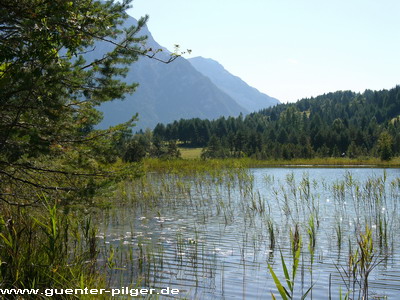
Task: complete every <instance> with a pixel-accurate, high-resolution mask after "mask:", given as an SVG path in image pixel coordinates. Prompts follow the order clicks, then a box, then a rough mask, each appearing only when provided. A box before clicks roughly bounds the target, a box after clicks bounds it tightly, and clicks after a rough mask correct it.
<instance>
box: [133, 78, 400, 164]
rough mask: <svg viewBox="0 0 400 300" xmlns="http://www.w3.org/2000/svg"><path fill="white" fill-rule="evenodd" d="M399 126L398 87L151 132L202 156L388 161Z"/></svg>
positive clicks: (399, 137) (399, 149)
mask: <svg viewBox="0 0 400 300" xmlns="http://www.w3.org/2000/svg"><path fill="white" fill-rule="evenodd" d="M399 127H400V86H396V87H395V88H393V89H390V90H382V91H371V90H366V91H365V92H364V93H354V92H351V91H338V92H334V93H328V94H324V95H321V96H318V97H315V98H307V99H302V100H299V101H298V102H296V103H288V104H280V105H276V106H274V107H271V108H267V109H264V110H261V111H259V112H257V113H252V114H250V115H248V116H246V117H244V116H242V115H241V116H239V117H237V118H234V117H229V118H225V117H221V118H219V119H216V120H201V119H198V118H194V119H188V120H185V119H181V120H179V121H175V122H173V123H170V124H167V125H164V124H158V125H157V126H156V127H155V128H154V131H153V134H154V139H156V140H161V141H169V143H171V141H179V143H181V144H182V145H184V146H188V147H203V148H204V149H203V157H204V158H207V157H209V158H223V157H253V158H257V159H292V158H313V157H350V158H356V157H366V156H376V157H381V158H382V159H383V160H389V159H390V158H392V157H393V156H398V155H399V154H400V130H399ZM136 139H140V136H136ZM142 140H143V138H142Z"/></svg>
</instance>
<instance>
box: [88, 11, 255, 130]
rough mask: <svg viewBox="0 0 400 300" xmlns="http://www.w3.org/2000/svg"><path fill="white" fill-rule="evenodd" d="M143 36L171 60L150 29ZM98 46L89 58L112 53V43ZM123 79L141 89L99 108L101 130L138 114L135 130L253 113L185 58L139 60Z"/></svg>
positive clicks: (131, 23) (159, 55)
mask: <svg viewBox="0 0 400 300" xmlns="http://www.w3.org/2000/svg"><path fill="white" fill-rule="evenodd" d="M135 24H137V21H136V20H135V19H134V18H128V19H127V20H126V23H125V26H126V27H127V26H131V25H135ZM141 34H142V35H147V37H148V39H147V43H146V47H149V48H150V47H151V48H153V49H163V52H160V53H158V54H157V57H158V58H161V59H163V60H168V58H169V57H170V54H171V53H170V52H169V51H168V50H167V49H166V48H164V47H162V46H161V45H159V44H158V43H157V42H156V41H155V40H154V38H153V37H152V35H151V33H150V31H149V30H148V28H147V27H144V28H143V29H142V30H141ZM95 46H96V49H95V51H93V53H88V54H87V58H90V59H93V58H98V56H99V53H101V54H103V53H104V52H106V51H109V50H111V45H109V44H105V43H97V44H96V45H95ZM96 55H97V57H96ZM124 80H125V81H126V82H129V83H132V82H136V83H139V87H138V88H137V89H136V91H135V92H134V93H133V94H131V95H126V97H125V99H124V100H122V101H121V100H114V101H112V102H107V103H103V104H102V105H101V106H100V107H99V109H100V111H102V112H103V114H104V118H103V121H102V122H101V123H100V125H99V127H100V128H106V127H109V126H112V125H116V124H119V123H121V122H125V121H128V120H129V119H130V118H131V117H132V116H133V115H135V114H136V113H138V114H139V122H138V124H137V126H136V128H135V129H144V128H147V127H148V128H154V126H155V125H156V124H157V123H169V122H172V121H174V120H179V119H181V118H185V119H189V118H197V117H198V118H202V119H216V118H218V117H221V116H225V117H227V116H238V115H239V114H240V113H244V114H247V113H249V112H251V111H252V108H248V107H245V106H243V105H240V104H238V103H237V101H235V100H234V99H233V97H232V96H230V95H228V93H226V91H223V90H222V89H221V88H219V87H217V86H216V85H215V83H213V82H212V80H211V79H210V78H208V77H206V76H205V75H203V74H201V73H200V72H199V71H197V70H196V69H195V68H194V67H193V66H192V64H191V63H190V62H189V61H188V60H186V59H184V58H182V57H180V58H178V59H176V60H175V61H173V62H172V63H169V64H165V63H163V62H160V61H157V60H154V59H150V58H147V57H140V58H139V60H138V61H137V62H135V63H134V64H132V65H131V66H130V69H129V72H128V74H127V76H126V78H125V79H124Z"/></svg>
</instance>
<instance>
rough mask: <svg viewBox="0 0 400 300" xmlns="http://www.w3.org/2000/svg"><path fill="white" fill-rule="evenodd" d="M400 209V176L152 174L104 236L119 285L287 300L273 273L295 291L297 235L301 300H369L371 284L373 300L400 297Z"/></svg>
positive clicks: (124, 197) (112, 216)
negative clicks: (296, 239) (346, 298)
mask: <svg viewBox="0 0 400 300" xmlns="http://www.w3.org/2000/svg"><path fill="white" fill-rule="evenodd" d="M399 201H400V170H399V169H379V168H376V169H371V168H306V167H304V168H262V169H240V170H223V171H221V172H215V173H213V174H198V173H196V174H190V175H188V174H185V175H179V174H157V173H150V174H147V175H146V177H144V178H141V179H138V180H137V181H134V182H129V183H126V184H125V185H124V187H123V188H121V191H119V193H118V196H117V199H116V203H117V204H116V205H114V206H113V208H111V209H108V210H107V211H106V212H101V213H99V218H100V222H101V225H100V228H99V234H98V238H99V240H100V241H101V242H100V244H101V256H102V260H103V261H104V262H105V264H106V265H107V266H108V278H109V283H110V285H111V286H114V287H117V288H118V287H121V286H130V287H155V288H160V289H161V288H165V287H170V288H174V289H179V290H180V293H179V295H178V296H177V298H186V299H271V292H272V293H274V294H275V296H276V297H277V298H278V299H279V298H280V295H279V291H278V289H277V287H276V284H275V282H274V279H273V277H272V274H271V271H270V270H269V267H268V266H270V267H271V269H272V270H273V272H274V273H275V274H276V276H277V278H278V279H279V280H280V282H281V283H282V285H284V286H285V287H286V288H287V289H288V288H289V287H288V284H291V283H290V282H289V283H287V282H286V280H285V274H284V271H283V265H282V259H281V253H282V256H283V261H284V262H285V264H286V265H287V268H288V273H290V274H289V275H290V276H291V274H292V263H293V255H292V249H293V238H292V239H291V237H290V236H291V235H292V237H293V236H295V235H296V229H297V233H298V234H299V237H300V242H299V245H300V249H301V250H300V252H301V255H300V257H299V259H298V261H299V263H298V267H297V270H296V276H295V280H294V283H293V287H292V290H293V294H294V298H295V299H300V298H301V296H302V295H303V294H304V293H306V292H307V290H308V289H309V288H310V287H311V286H312V289H311V291H310V292H309V293H308V298H307V299H328V298H329V296H331V297H332V299H339V294H340V293H342V296H343V298H344V295H345V294H346V293H349V296H350V297H351V298H353V299H359V298H361V297H362V295H363V292H364V291H365V285H364V284H365V282H367V283H368V296H369V298H374V299H387V298H389V299H396V297H398V295H399V293H400V274H399V270H400V265H399V264H400V257H399V254H400V238H399V230H398V229H399V226H400V223H399ZM368 232H370V236H368V234H367V233H368ZM371 239H372V240H373V243H369V242H370V241H371ZM360 244H362V245H364V246H365V249H369V251H370V252H369V256H368V253H367V252H366V253H364V252H362V251H361V248H360V247H361V246H360ZM365 249H364V250H365ZM363 254H364V256H363ZM362 257H364V260H363V261H361V258H362Z"/></svg>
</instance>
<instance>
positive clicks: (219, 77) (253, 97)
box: [189, 56, 280, 112]
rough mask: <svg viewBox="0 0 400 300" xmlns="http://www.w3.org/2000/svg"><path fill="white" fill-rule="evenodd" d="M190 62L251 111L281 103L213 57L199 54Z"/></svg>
mask: <svg viewBox="0 0 400 300" xmlns="http://www.w3.org/2000/svg"><path fill="white" fill-rule="evenodd" d="M189 62H190V63H191V64H192V65H193V66H194V67H195V68H196V70H197V71H199V72H200V73H202V74H203V75H205V76H207V77H208V78H210V79H211V81H212V82H213V83H214V84H215V85H216V86H217V87H218V88H219V89H221V90H222V91H223V92H225V93H226V94H228V95H229V96H231V97H232V98H233V99H234V100H235V101H236V102H237V103H239V105H241V106H243V107H245V108H247V109H248V110H250V111H251V112H253V111H258V110H260V109H264V108H267V107H270V106H274V105H276V104H279V103H280V102H279V100H277V99H275V98H272V97H270V96H268V95H266V94H263V93H261V92H259V91H258V90H257V89H255V88H253V87H251V86H249V85H248V84H247V83H246V82H244V81H243V80H242V79H240V78H239V77H237V76H234V75H232V74H231V73H229V72H228V71H227V70H225V69H224V67H223V66H222V65H221V64H219V63H218V62H217V61H215V60H213V59H210V58H204V57H201V56H199V57H194V58H190V59H189Z"/></svg>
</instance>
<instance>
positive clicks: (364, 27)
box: [129, 0, 400, 102]
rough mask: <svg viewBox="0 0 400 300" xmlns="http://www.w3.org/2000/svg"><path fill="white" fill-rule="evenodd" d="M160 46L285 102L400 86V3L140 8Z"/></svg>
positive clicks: (192, 3) (187, 0) (198, 3)
mask: <svg viewBox="0 0 400 300" xmlns="http://www.w3.org/2000/svg"><path fill="white" fill-rule="evenodd" d="M132 5H133V8H132V9H131V10H130V11H129V13H130V14H131V15H132V16H134V17H135V18H138V17H140V16H143V15H145V14H148V15H149V16H150V20H149V22H148V27H149V29H150V31H151V33H152V34H153V36H154V38H155V39H156V41H157V42H158V43H159V44H161V45H162V46H164V47H166V48H168V49H170V50H172V49H173V45H174V44H179V45H180V46H181V48H182V50H184V49H191V50H192V51H193V52H192V54H191V55H190V56H187V57H195V56H203V57H207V58H212V59H215V60H217V61H218V62H220V63H221V64H222V65H223V66H224V67H225V68H226V69H227V70H228V71H229V72H231V73H232V74H234V75H237V76H239V77H241V78H242V79H243V80H245V81H246V82H247V83H248V84H250V85H252V86H254V87H255V88H257V89H258V90H260V91H261V92H264V93H266V94H268V95H270V96H273V97H276V98H278V99H279V100H281V101H282V102H288V101H289V102H292V101H296V100H298V99H301V98H304V97H311V96H317V95H320V94H323V93H327V92H332V91H336V90H353V91H357V92H359V91H361V92H362V91H364V90H365V89H373V90H380V89H389V88H392V87H394V86H395V85H397V84H400V76H399V75H400V1H398V0H390V1H389V0H381V1H377V0H374V1H371V0H347V1H344V0H334V1H322V0H296V1H295V0H247V1H243V0H241V1H239V0H168V1H167V0H134V2H133V3H132Z"/></svg>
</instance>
